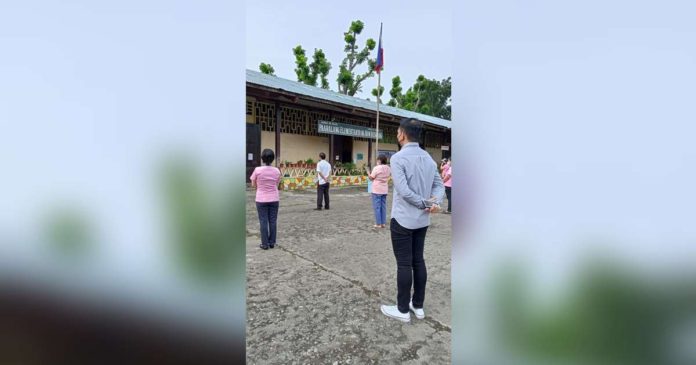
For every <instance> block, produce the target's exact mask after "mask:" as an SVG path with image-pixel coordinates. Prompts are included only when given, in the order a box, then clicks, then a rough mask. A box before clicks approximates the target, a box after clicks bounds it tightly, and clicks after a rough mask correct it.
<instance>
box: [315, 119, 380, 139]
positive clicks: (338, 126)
mask: <svg viewBox="0 0 696 365" xmlns="http://www.w3.org/2000/svg"><path fill="white" fill-rule="evenodd" d="M317 123H319V124H318V126H317V132H319V133H325V134H337V135H339V136H348V137H359V138H369V139H374V138H375V129H374V128H367V127H362V126H357V125H350V124H344V123H338V122H329V121H326V120H319V121H317ZM383 137H384V133H383V132H382V130H380V131H379V139H382V138H383Z"/></svg>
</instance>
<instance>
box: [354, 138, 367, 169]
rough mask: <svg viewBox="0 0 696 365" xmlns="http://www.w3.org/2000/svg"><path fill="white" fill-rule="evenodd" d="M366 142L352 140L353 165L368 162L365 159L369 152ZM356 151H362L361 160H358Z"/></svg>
mask: <svg viewBox="0 0 696 365" xmlns="http://www.w3.org/2000/svg"><path fill="white" fill-rule="evenodd" d="M367 143H368V142H367V141H355V140H354V141H353V163H355V165H356V166H358V167H360V166H362V165H364V164H367V163H368V162H369V161H368V160H367V158H368V152H369V151H368V148H367ZM358 153H362V155H363V159H362V160H361V161H358Z"/></svg>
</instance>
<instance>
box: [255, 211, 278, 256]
mask: <svg viewBox="0 0 696 365" xmlns="http://www.w3.org/2000/svg"><path fill="white" fill-rule="evenodd" d="M256 211H257V212H258V213H259V223H260V224H261V246H275V243H276V223H277V222H278V202H270V203H258V202H257V203H256Z"/></svg>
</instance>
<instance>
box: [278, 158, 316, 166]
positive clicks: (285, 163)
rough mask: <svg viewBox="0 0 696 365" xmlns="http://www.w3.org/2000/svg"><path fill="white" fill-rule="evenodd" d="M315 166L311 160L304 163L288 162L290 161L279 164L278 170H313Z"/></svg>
mask: <svg viewBox="0 0 696 365" xmlns="http://www.w3.org/2000/svg"><path fill="white" fill-rule="evenodd" d="M316 167H317V164H316V163H315V162H314V160H312V159H311V158H308V159H306V160H304V161H302V160H300V161H297V162H290V161H283V162H281V163H280V168H305V169H313V168H316Z"/></svg>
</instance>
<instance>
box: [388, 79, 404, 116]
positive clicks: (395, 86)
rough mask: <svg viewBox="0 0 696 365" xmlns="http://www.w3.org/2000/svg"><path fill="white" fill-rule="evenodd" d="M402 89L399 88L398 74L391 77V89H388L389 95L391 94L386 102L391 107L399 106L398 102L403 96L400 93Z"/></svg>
mask: <svg viewBox="0 0 696 365" xmlns="http://www.w3.org/2000/svg"><path fill="white" fill-rule="evenodd" d="M402 91H403V89H402V88H401V77H399V76H394V78H393V79H392V87H391V90H389V95H390V96H391V99H390V100H389V102H388V103H387V105H389V106H393V107H399V108H400V107H401V105H400V104H399V101H400V100H401V99H402V98H403V95H401V93H402Z"/></svg>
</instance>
